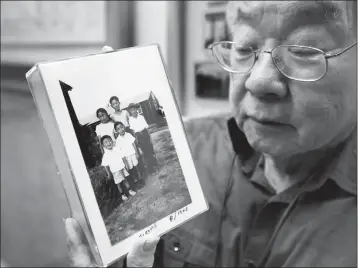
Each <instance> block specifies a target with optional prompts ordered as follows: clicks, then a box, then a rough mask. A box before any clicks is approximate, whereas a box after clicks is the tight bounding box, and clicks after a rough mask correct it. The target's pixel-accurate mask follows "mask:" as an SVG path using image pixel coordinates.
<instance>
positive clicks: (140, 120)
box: [128, 103, 158, 173]
mask: <svg viewBox="0 0 358 268" xmlns="http://www.w3.org/2000/svg"><path fill="white" fill-rule="evenodd" d="M138 108H139V105H138V104H135V103H131V104H129V106H128V109H129V113H130V115H131V116H130V118H129V126H130V128H131V129H132V131H133V132H134V133H135V137H136V139H137V141H138V145H139V147H140V148H141V149H142V151H143V154H144V158H145V160H146V163H147V169H148V172H149V173H156V167H157V165H158V163H157V158H156V157H155V152H154V148H153V144H152V139H151V137H150V134H149V132H148V124H147V122H146V120H145V118H144V117H143V116H142V115H139V114H138Z"/></svg>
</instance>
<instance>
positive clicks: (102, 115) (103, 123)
mask: <svg viewBox="0 0 358 268" xmlns="http://www.w3.org/2000/svg"><path fill="white" fill-rule="evenodd" d="M96 116H97V118H98V119H99V121H100V124H99V125H97V126H96V130H95V131H96V134H97V136H98V140H99V141H100V140H101V137H103V136H105V135H108V136H110V137H111V138H112V140H114V123H113V121H112V120H111V118H110V117H109V115H108V112H107V110H106V109H104V108H99V109H98V110H97V111H96ZM100 145H101V150H102V154H103V153H104V149H103V146H102V143H101V142H100Z"/></svg>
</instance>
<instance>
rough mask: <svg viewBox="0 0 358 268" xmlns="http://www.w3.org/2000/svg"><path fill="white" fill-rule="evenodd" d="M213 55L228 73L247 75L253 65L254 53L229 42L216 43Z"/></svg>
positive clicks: (249, 48) (245, 47)
mask: <svg viewBox="0 0 358 268" xmlns="http://www.w3.org/2000/svg"><path fill="white" fill-rule="evenodd" d="M213 53H214V56H215V58H216V59H217V61H218V62H219V63H220V65H221V66H222V67H223V68H224V69H225V70H227V71H229V72H235V73H247V72H248V71H250V69H251V68H252V66H253V65H254V63H255V53H254V52H253V49H252V48H251V47H248V46H243V45H240V44H235V43H231V42H221V43H216V44H215V45H214V46H213Z"/></svg>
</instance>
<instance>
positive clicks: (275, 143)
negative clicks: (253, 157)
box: [246, 136, 290, 156]
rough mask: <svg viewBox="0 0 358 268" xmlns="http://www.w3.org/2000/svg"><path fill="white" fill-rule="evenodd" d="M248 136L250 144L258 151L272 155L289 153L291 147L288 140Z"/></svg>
mask: <svg viewBox="0 0 358 268" xmlns="http://www.w3.org/2000/svg"><path fill="white" fill-rule="evenodd" d="M246 137H247V140H248V142H249V144H250V146H251V147H252V148H253V149H254V150H255V151H257V152H260V153H264V154H268V155H271V156H284V155H289V150H290V147H289V144H287V143H286V142H283V141H279V140H276V139H268V138H257V137H256V138H252V137H251V138H250V137H248V136H246Z"/></svg>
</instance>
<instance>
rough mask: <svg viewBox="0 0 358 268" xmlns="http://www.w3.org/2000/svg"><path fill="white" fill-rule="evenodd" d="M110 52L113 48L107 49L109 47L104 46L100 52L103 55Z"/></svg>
mask: <svg viewBox="0 0 358 268" xmlns="http://www.w3.org/2000/svg"><path fill="white" fill-rule="evenodd" d="M110 51H113V48H111V47H109V46H104V47H103V48H102V52H103V53H105V52H110Z"/></svg>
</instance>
